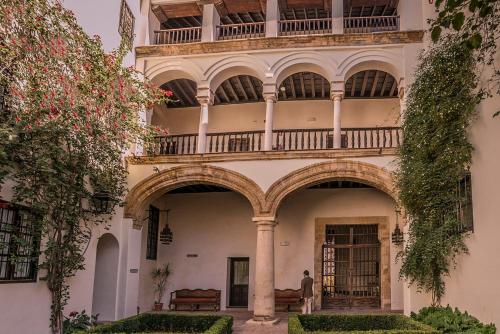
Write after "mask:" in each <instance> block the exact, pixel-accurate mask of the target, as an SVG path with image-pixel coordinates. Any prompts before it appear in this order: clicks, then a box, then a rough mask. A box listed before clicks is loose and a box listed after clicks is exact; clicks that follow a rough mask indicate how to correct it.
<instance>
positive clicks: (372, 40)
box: [135, 31, 424, 58]
mask: <svg viewBox="0 0 500 334" xmlns="http://www.w3.org/2000/svg"><path fill="white" fill-rule="evenodd" d="M423 36H424V32H423V31H394V32H380V33H373V34H343V35H309V36H281V37H263V38H251V39H242V40H228V41H216V42H200V43H188V44H175V45H149V46H139V47H136V48H135V54H136V58H144V57H168V56H181V55H196V54H207V53H222V52H235V51H238V50H245V51H249V50H269V49H289V48H304V47H331V46H361V45H388V44H408V43H422V41H423Z"/></svg>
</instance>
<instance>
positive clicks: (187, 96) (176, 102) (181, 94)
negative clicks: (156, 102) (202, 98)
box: [160, 78, 200, 108]
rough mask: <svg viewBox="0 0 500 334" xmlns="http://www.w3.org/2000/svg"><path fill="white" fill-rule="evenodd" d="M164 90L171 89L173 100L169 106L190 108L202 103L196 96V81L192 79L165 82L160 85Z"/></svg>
mask: <svg viewBox="0 0 500 334" xmlns="http://www.w3.org/2000/svg"><path fill="white" fill-rule="evenodd" d="M160 88H161V89H163V90H167V91H171V92H172V93H173V95H172V101H171V102H170V103H169V104H168V107H169V108H189V107H196V106H199V105H200V104H199V103H198V100H197V98H196V82H194V81H193V80H190V79H185V78H183V79H175V80H171V81H168V82H165V83H164V84H163V85H161V87H160Z"/></svg>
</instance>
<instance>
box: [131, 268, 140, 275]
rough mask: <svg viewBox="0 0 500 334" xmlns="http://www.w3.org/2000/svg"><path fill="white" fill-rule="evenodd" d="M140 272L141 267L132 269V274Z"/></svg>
mask: <svg viewBox="0 0 500 334" xmlns="http://www.w3.org/2000/svg"><path fill="white" fill-rule="evenodd" d="M138 272H139V269H135V268H134V269H130V273H131V274H137V273H138Z"/></svg>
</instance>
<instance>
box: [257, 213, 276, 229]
mask: <svg viewBox="0 0 500 334" xmlns="http://www.w3.org/2000/svg"><path fill="white" fill-rule="evenodd" d="M252 221H253V222H254V223H255V225H257V226H272V227H274V226H276V225H278V220H277V219H276V217H273V216H269V217H253V218H252Z"/></svg>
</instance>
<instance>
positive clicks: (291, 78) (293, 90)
mask: <svg viewBox="0 0 500 334" xmlns="http://www.w3.org/2000/svg"><path fill="white" fill-rule="evenodd" d="M288 80H289V82H290V88H291V89H292V96H293V98H294V99H296V98H297V92H296V91H295V83H294V80H293V75H291V76H289V79H288Z"/></svg>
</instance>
